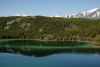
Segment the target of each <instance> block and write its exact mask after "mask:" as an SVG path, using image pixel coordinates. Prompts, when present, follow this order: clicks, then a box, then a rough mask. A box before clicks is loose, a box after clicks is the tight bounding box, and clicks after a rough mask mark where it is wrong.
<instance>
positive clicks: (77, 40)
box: [0, 39, 100, 48]
mask: <svg viewBox="0 0 100 67" xmlns="http://www.w3.org/2000/svg"><path fill="white" fill-rule="evenodd" d="M2 40H3V41H7V40H36V41H43V42H48V41H56V42H59V41H62V42H64V41H77V42H87V43H91V47H92V48H100V46H94V45H93V44H94V43H97V42H93V41H81V40H59V41H57V40H41V39H0V41H2Z"/></svg>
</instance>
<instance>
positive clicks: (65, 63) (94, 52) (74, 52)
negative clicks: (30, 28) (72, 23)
mask: <svg viewBox="0 0 100 67" xmlns="http://www.w3.org/2000/svg"><path fill="white" fill-rule="evenodd" d="M90 46H91V45H90V44H89V43H86V42H75V41H73V42H72V41H66V42H43V41H32V40H13V41H12V40H9V41H0V67H100V49H99V48H91V47H90Z"/></svg>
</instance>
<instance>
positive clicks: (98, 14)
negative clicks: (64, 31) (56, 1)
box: [51, 8, 100, 19]
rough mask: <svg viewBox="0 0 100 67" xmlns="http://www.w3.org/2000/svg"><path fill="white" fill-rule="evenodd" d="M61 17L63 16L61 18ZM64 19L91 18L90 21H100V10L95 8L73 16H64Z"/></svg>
mask: <svg viewBox="0 0 100 67" xmlns="http://www.w3.org/2000/svg"><path fill="white" fill-rule="evenodd" d="M51 17H59V16H58V15H53V16H51ZM60 17H61V16H60ZM62 17H63V18H89V19H100V8H94V9H91V10H89V11H85V12H81V13H77V14H71V15H67V16H62Z"/></svg>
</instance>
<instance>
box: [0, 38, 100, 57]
mask: <svg viewBox="0 0 100 67" xmlns="http://www.w3.org/2000/svg"><path fill="white" fill-rule="evenodd" d="M0 44H1V45H0V52H1V53H3V52H4V53H14V54H22V55H26V56H35V57H42V56H48V55H52V54H57V53H84V54H88V53H91V54H93V53H98V54H100V49H99V48H88V47H85V48H84V47H79V48H76V46H80V45H85V44H87V43H85V42H75V41H73V42H72V41H71V42H70V41H66V42H43V41H32V40H27V41H25V40H14V41H3V42H1V43H0ZM69 46H70V47H73V48H66V47H69ZM62 47H64V48H62Z"/></svg>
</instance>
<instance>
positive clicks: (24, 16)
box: [15, 14, 27, 17]
mask: <svg viewBox="0 0 100 67" xmlns="http://www.w3.org/2000/svg"><path fill="white" fill-rule="evenodd" d="M15 16H24V17H26V16H27V15H25V14H17V15H15Z"/></svg>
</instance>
